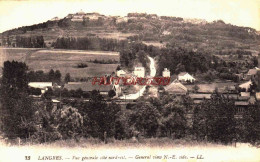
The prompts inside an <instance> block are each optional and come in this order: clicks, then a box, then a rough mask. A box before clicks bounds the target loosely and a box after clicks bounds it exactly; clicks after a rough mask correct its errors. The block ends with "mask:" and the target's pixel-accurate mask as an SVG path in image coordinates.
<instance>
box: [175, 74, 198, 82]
mask: <svg viewBox="0 0 260 162" xmlns="http://www.w3.org/2000/svg"><path fill="white" fill-rule="evenodd" d="M178 80H179V81H182V82H194V81H195V80H196V79H195V78H194V77H193V76H191V75H190V74H189V73H187V72H181V73H180V74H179V75H178Z"/></svg>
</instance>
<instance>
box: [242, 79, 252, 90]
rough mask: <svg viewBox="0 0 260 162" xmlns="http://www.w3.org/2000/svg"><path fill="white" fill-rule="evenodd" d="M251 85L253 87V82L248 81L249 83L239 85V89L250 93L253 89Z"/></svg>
mask: <svg viewBox="0 0 260 162" xmlns="http://www.w3.org/2000/svg"><path fill="white" fill-rule="evenodd" d="M251 85H253V83H252V81H251V80H250V81H248V82H245V83H243V84H240V85H239V88H241V89H245V90H246V91H248V90H249V88H250V87H251Z"/></svg>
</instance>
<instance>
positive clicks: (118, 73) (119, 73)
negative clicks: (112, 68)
mask: <svg viewBox="0 0 260 162" xmlns="http://www.w3.org/2000/svg"><path fill="white" fill-rule="evenodd" d="M125 74H126V72H125V71H124V70H122V69H121V70H117V71H116V76H118V77H121V76H124V75H125Z"/></svg>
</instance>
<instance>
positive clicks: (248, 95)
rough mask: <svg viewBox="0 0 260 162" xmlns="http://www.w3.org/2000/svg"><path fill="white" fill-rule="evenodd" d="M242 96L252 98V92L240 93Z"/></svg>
mask: <svg viewBox="0 0 260 162" xmlns="http://www.w3.org/2000/svg"><path fill="white" fill-rule="evenodd" d="M240 96H242V97H250V92H240Z"/></svg>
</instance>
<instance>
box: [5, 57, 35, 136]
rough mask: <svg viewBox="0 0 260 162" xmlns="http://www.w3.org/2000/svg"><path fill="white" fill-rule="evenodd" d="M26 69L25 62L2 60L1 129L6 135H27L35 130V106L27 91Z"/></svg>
mask: <svg viewBox="0 0 260 162" xmlns="http://www.w3.org/2000/svg"><path fill="white" fill-rule="evenodd" d="M27 70H28V68H27V66H26V64H25V63H21V62H17V61H12V62H10V61H6V62H4V68H3V77H2V83H1V89H0V90H1V96H0V100H1V103H2V106H1V116H2V123H3V127H4V130H3V131H4V133H5V135H6V136H8V137H17V136H18V137H28V135H29V134H30V133H32V132H34V131H35V129H34V128H33V126H34V125H33V123H34V122H33V121H34V113H35V106H34V105H33V102H32V99H31V98H29V96H28V93H27V92H28V85H27V84H28V82H27V75H26V72H27Z"/></svg>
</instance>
